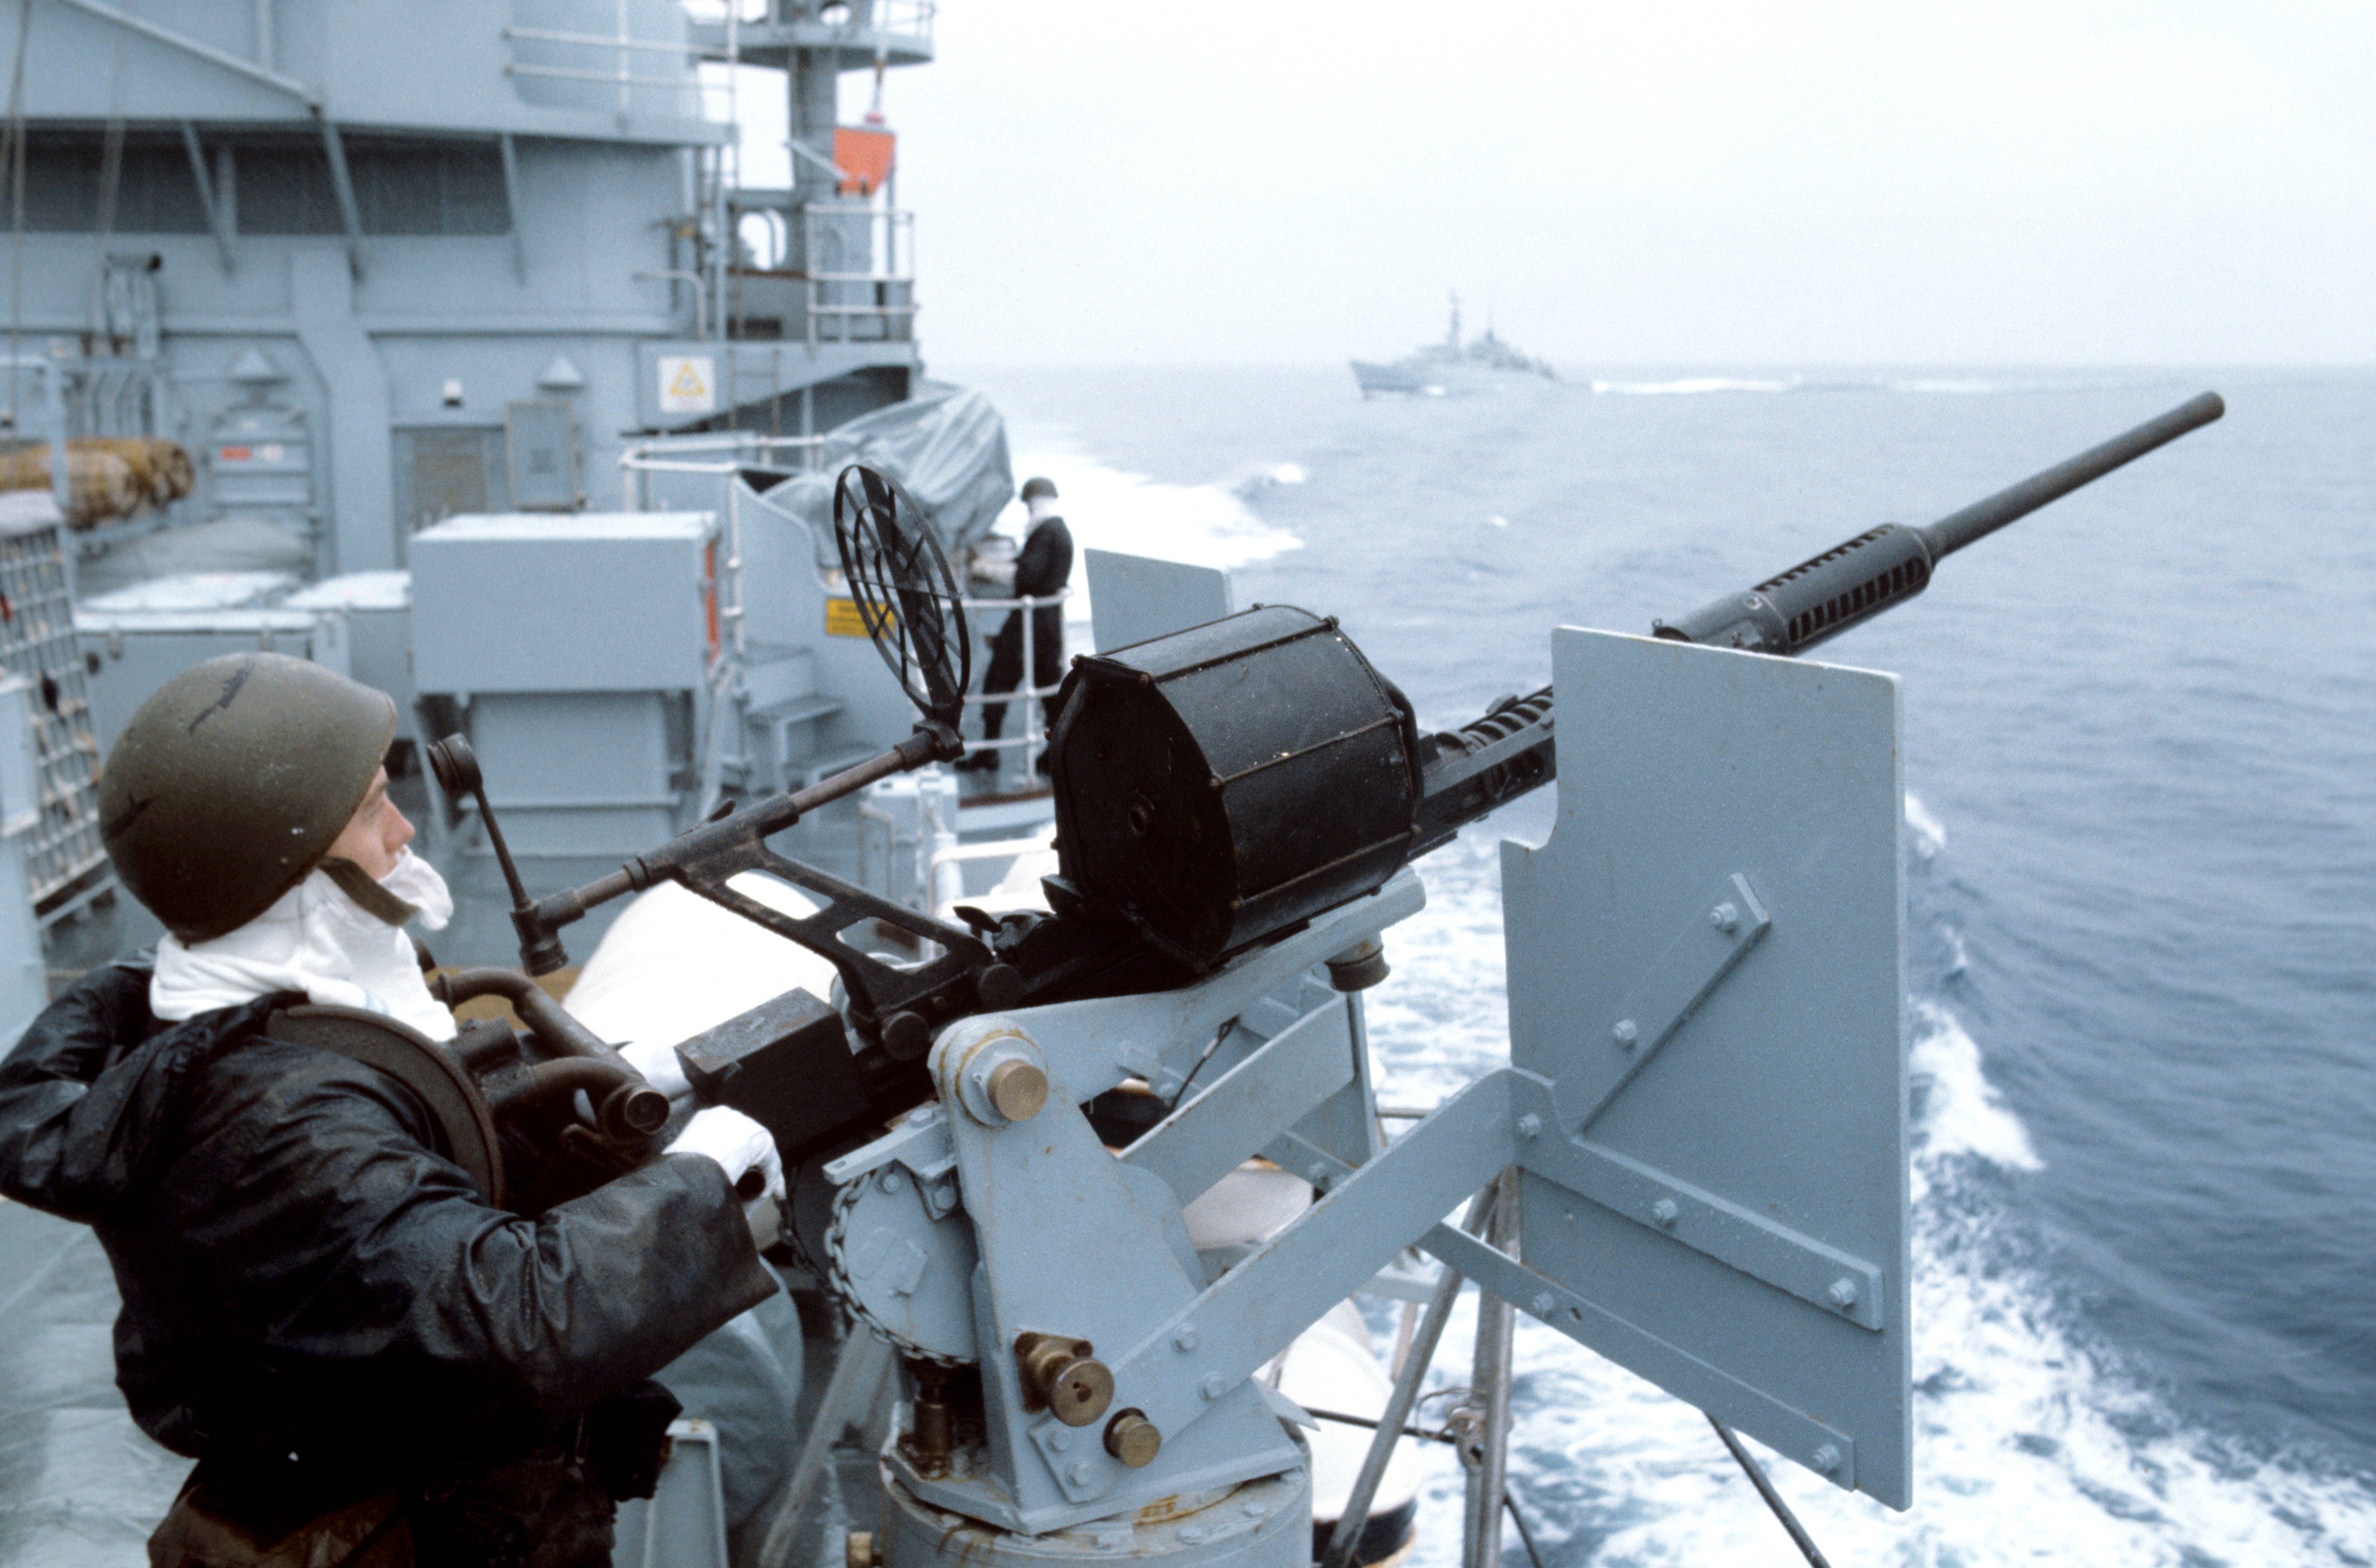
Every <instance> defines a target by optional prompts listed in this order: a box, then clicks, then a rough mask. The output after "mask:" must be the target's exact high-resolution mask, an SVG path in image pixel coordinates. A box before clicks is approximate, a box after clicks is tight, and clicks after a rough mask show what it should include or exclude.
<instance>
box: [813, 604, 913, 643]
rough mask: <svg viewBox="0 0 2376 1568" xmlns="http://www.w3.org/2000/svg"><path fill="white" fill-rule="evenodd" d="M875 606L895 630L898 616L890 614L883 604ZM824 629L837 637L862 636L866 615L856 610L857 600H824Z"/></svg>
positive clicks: (897, 626)
mask: <svg viewBox="0 0 2376 1568" xmlns="http://www.w3.org/2000/svg"><path fill="white" fill-rule="evenodd" d="M876 608H877V610H878V611H879V612H881V613H882V614H883V616H884V618H885V620H886V621H888V622H889V623H890V629H891V630H892V631H895V632H896V631H897V630H898V628H899V618H898V616H897V615H895V614H892V613H891V612H890V611H889V609H888V608H887V607H885V606H877V607H876ZM825 629H826V634H827V635H828V636H837V637H862V636H866V617H865V616H863V615H861V614H860V613H859V612H858V600H854V599H828V600H826V601H825Z"/></svg>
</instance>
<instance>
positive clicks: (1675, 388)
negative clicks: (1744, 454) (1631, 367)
mask: <svg viewBox="0 0 2376 1568" xmlns="http://www.w3.org/2000/svg"><path fill="white" fill-rule="evenodd" d="M1799 385H1800V378H1799V377H1797V376H1795V375H1794V376H1788V377H1786V378H1784V379H1782V380H1779V381H1761V380H1750V379H1744V378H1741V377H1738V376H1729V375H1686V376H1680V377H1678V378H1677V379H1675V380H1673V381H1596V382H1594V383H1593V384H1592V389H1593V390H1594V391H1595V392H1603V393H1612V394H1615V395H1618V396H1621V397H1627V398H1678V397H1691V396H1694V395H1696V394H1699V393H1704V392H1790V391H1795V390H1796V389H1797V388H1798V386H1799Z"/></svg>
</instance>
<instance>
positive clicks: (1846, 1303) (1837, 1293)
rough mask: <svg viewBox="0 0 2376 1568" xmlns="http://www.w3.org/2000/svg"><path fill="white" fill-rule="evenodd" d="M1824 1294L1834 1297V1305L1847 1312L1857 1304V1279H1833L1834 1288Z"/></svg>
mask: <svg viewBox="0 0 2376 1568" xmlns="http://www.w3.org/2000/svg"><path fill="white" fill-rule="evenodd" d="M1824 1294H1825V1295H1827V1296H1829V1297H1830V1298H1831V1299H1832V1305H1834V1306H1835V1307H1837V1308H1839V1309H1840V1311H1842V1312H1846V1311H1847V1310H1848V1309H1849V1308H1850V1307H1853V1306H1855V1305H1856V1304H1857V1288H1856V1281H1855V1280H1853V1279H1847V1278H1840V1279H1835V1280H1833V1281H1832V1288H1831V1289H1829V1290H1826V1291H1824Z"/></svg>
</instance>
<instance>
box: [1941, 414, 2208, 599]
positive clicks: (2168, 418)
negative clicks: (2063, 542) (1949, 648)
mask: <svg viewBox="0 0 2376 1568" xmlns="http://www.w3.org/2000/svg"><path fill="white" fill-rule="evenodd" d="M2227 411H2228V405H2227V404H2226V403H2225V402H2222V401H2221V400H2220V397H2219V394H2218V393H2216V392H2205V393H2204V394H2203V395H2202V396H2201V397H2199V398H2188V399H2187V400H2186V401H2185V402H2183V403H2180V405H2179V406H2178V407H2176V408H2174V409H2172V410H2169V412H2168V413H2166V414H2161V415H2158V416H2156V418H2153V419H2149V420H2147V421H2145V422H2144V423H2143V424H2141V425H2139V426H2137V427H2136V429H2134V430H2132V431H2129V432H2127V433H2126V434H2121V435H2116V436H2114V437H2112V439H2111V440H2109V441H2107V442H2105V443H2104V444H2103V445H2100V446H2090V447H2089V448H2087V450H2085V452H2082V453H2080V454H2079V455H2078V456H2077V457H2068V458H2065V459H2064V460H2063V461H2061V462H2059V463H2057V464H2055V465H2054V466H2053V467H2052V468H2050V469H2045V470H2044V471H2042V472H2039V473H2034V474H2032V475H2030V476H2029V477H2028V478H2027V479H2026V480H2023V481H2021V482H2020V483H2019V484H2015V485H2009V486H2007V487H2006V488H2004V489H2002V490H2000V491H1998V492H1997V493H1995V494H1994V495H1991V496H1990V497H1989V498H1988V499H1987V500H1985V501H1975V502H1973V503H1972V504H1971V505H1968V506H1966V507H1965V508H1964V509H1963V510H1962V511H1960V512H1951V513H1949V514H1948V515H1947V516H1945V517H1942V518H1940V519H1939V520H1938V521H1937V522H1935V523H1931V524H1930V525H1929V526H1928V527H1925V528H1922V529H1918V530H1916V531H1918V532H1919V533H1920V534H1921V535H1922V539H1923V541H1924V542H1925V543H1927V544H1928V545H1930V547H1931V561H1932V562H1933V564H1936V563H1937V562H1939V561H1942V560H1943V559H1945V558H1946V557H1947V556H1950V555H1953V554H1954V552H1956V551H1958V550H1961V549H1963V548H1964V546H1966V545H1967V544H1969V543H1971V542H1972V541H1973V540H1977V539H1984V538H1986V537H1987V536H1988V535H1990V534H1992V533H1994V532H1996V530H1997V529H2001V528H2002V527H2004V526H2005V525H2006V524H2007V523H2010V522H2013V521H2014V520H2015V519H2016V518H2020V517H2027V516H2028V515H2029V514H2030V513H2032V512H2035V511H2037V509H2038V508H2039V507H2040V506H2043V505H2046V504H2047V503H2048V502H2049V501H2059V500H2061V498H2062V497H2064V496H2066V495H2068V494H2070V493H2072V492H2073V491H2074V490H2076V489H2078V488H2079V487H2080V486H2081V485H2083V484H2092V483H2093V482H2095V481H2097V480H2099V479H2101V478H2103V477H2104V476H2105V475H2106V474H2108V473H2110V472H2111V471H2112V470H2113V469H2117V468H2120V467H2121V466H2122V465H2123V464H2126V463H2132V462H2134V461H2136V459H2138V458H2139V457H2144V455H2145V454H2146V453H2148V452H2150V451H2152V450H2153V449H2154V448H2155V447H2156V446H2161V445H2168V443H2170V442H2172V441H2175V440H2177V439H2178V438H2179V437H2180V436H2181V435H2184V434H2186V433H2187V432H2188V431H2191V430H2196V429H2200V428H2201V427H2202V426H2204V425H2206V424H2209V423H2210V422H2212V421H2213V420H2216V419H2217V418H2218V417H2219V416H2220V415H2222V414H2224V413H2226V412H2227Z"/></svg>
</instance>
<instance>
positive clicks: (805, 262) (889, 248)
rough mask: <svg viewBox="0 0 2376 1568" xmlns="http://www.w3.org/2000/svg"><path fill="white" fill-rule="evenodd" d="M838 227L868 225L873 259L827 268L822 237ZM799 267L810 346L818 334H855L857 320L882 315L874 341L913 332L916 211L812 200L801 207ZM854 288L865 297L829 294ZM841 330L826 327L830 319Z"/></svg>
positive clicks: (826, 337)
mask: <svg viewBox="0 0 2376 1568" xmlns="http://www.w3.org/2000/svg"><path fill="white" fill-rule="evenodd" d="M829 225H830V226H831V227H832V228H833V229H834V231H835V232H842V231H845V230H854V229H857V228H859V227H860V226H861V225H863V226H864V228H865V235H866V244H865V251H866V255H867V258H868V260H869V262H870V263H871V264H872V265H871V266H870V267H868V268H867V269H866V270H865V271H862V272H843V271H834V272H827V271H825V270H824V269H823V268H822V267H821V265H820V263H819V260H818V255H817V252H818V238H819V235H820V233H821V232H824V231H825V230H826V228H827V227H828V226H829ZM801 251H802V258H801V271H800V277H801V279H802V281H803V283H804V284H805V293H806V296H807V299H806V315H807V318H808V319H807V322H806V327H807V338H808V346H809V347H810V349H812V350H814V349H815V347H816V346H817V344H818V342H819V341H820V340H823V341H827V342H845V343H846V342H851V341H854V340H856V339H857V337H858V335H857V333H856V332H855V331H854V330H853V329H852V328H853V324H855V323H857V322H860V321H868V320H872V321H879V322H880V323H881V324H882V330H881V331H880V332H878V333H875V334H873V335H871V337H870V339H869V340H870V341H885V342H890V341H898V340H903V339H908V338H910V337H913V336H914V334H915V316H916V301H915V295H914V290H915V286H916V215H915V214H914V213H912V212H903V211H900V210H898V209H897V208H888V207H885V208H870V207H845V206H840V205H838V204H828V203H823V202H811V203H809V204H807V205H806V206H804V207H802V208H801ZM853 289H856V290H860V291H863V294H864V296H865V297H864V298H863V299H862V300H861V301H859V302H854V303H853V302H850V301H848V300H846V299H842V298H836V297H829V296H832V295H841V294H846V293H847V292H849V291H851V290H853ZM828 320H830V321H832V322H834V323H836V324H838V330H836V331H825V330H823V329H822V328H823V324H824V323H825V322H826V321H828Z"/></svg>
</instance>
